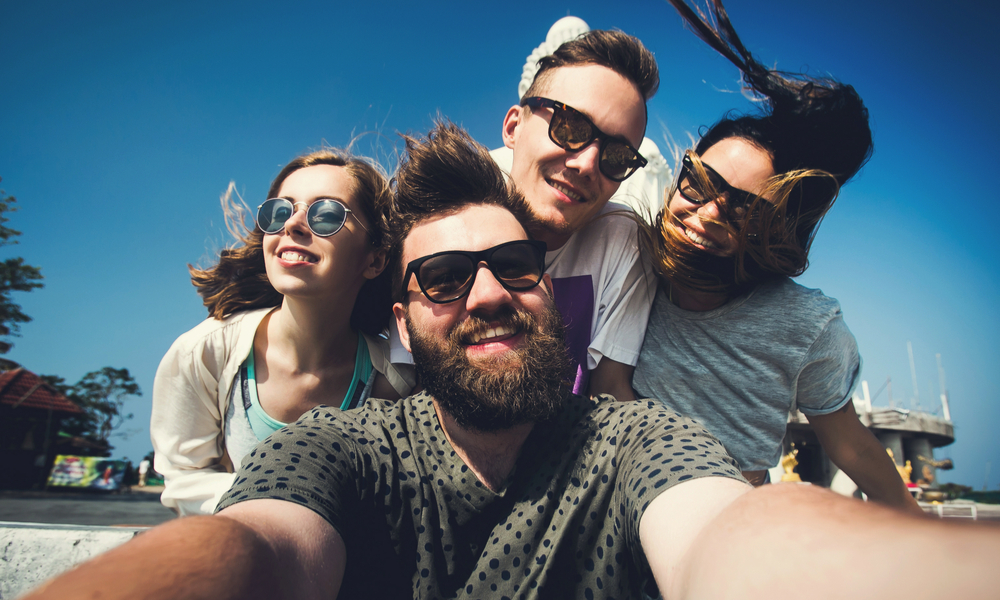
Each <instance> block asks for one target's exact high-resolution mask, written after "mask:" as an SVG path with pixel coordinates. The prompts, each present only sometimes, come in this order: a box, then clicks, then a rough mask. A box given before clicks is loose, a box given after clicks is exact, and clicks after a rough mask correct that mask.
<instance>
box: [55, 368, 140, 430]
mask: <svg viewBox="0 0 1000 600" xmlns="http://www.w3.org/2000/svg"><path fill="white" fill-rule="evenodd" d="M41 378H42V380H44V381H45V383H47V384H49V385H51V386H52V387H54V388H55V389H56V390H57V391H59V392H60V393H61V394H63V395H65V396H66V397H67V398H69V399H70V400H72V401H73V402H74V403H76V405H77V406H79V407H80V408H82V409H83V413H82V414H80V415H73V416H72V417H69V418H66V419H63V422H62V430H63V431H64V432H66V433H68V434H70V435H75V436H81V437H84V438H87V439H88V440H90V441H92V442H98V443H103V444H108V445H109V446H110V444H109V443H108V440H109V438H110V437H111V434H112V433H114V431H115V429H117V428H118V427H120V426H121V425H122V424H123V423H125V421H128V420H129V419H131V418H132V413H126V412H125V402H126V401H127V400H128V399H129V398H130V397H131V396H142V390H140V389H139V384H137V383H136V382H135V379H134V378H133V377H132V375H131V373H129V372H128V369H115V368H114V367H104V368H103V369H101V370H100V371H91V372H90V373H87V374H86V375H84V376H83V377H82V378H81V379H80V381H78V382H76V383H75V384H73V385H67V384H66V380H65V379H63V378H62V377H59V376H58V375H42V376H41Z"/></svg>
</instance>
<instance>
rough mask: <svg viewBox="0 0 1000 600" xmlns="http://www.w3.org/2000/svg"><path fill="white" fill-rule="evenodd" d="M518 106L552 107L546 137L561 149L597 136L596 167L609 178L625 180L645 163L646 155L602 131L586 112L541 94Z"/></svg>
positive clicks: (576, 146)
mask: <svg viewBox="0 0 1000 600" xmlns="http://www.w3.org/2000/svg"><path fill="white" fill-rule="evenodd" d="M521 106H527V107H530V108H551V109H552V119H551V120H550V121H549V139H551V140H552V143H553V144H555V145H556V146H559V147H560V148H562V149H563V150H569V151H570V152H577V151H579V150H581V149H583V148H586V147H587V146H588V145H590V143H591V142H593V141H594V140H599V141H600V149H601V153H600V158H599V159H598V161H597V168H598V169H599V170H600V171H601V173H603V174H604V176H605V177H607V178H608V179H610V180H611V181H625V180H626V179H628V178H629V177H631V176H632V174H633V173H635V172H636V171H637V170H639V169H641V168H642V167H645V166H646V162H647V161H646V159H645V158H643V157H642V155H641V154H639V151H638V150H636V149H635V148H633V147H632V144H630V143H628V142H627V141H626V140H623V139H621V138H620V137H612V136H610V135H608V134H606V133H604V132H603V131H601V130H600V129H598V128H597V125H594V122H593V121H591V120H590V119H589V118H588V117H587V115H585V114H583V113H582V112H580V111H578V110H577V109H575V108H573V107H572V106H569V105H567V104H563V103H562V102H557V101H555V100H550V99H549V98H542V97H540V96H530V97H528V98H525V99H523V100H521Z"/></svg>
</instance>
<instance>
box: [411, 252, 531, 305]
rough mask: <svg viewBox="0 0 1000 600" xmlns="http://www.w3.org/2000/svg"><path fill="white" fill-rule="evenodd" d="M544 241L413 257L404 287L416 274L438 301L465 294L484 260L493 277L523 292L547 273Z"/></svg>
mask: <svg viewBox="0 0 1000 600" xmlns="http://www.w3.org/2000/svg"><path fill="white" fill-rule="evenodd" d="M546 248H547V246H546V245H545V242H541V241H538V240H518V241H514V242H506V243H504V244H500V245H498V246H493V247H492V248H487V249H486V250H480V251H478V252H469V251H464V250H448V251H446V252H438V253H436V254H430V255H428V256H424V257H421V258H418V259H416V260H412V261H410V263H409V264H408V265H407V266H406V272H405V273H404V274H403V283H402V287H403V290H405V289H406V285H407V282H409V280H410V275H411V274H412V275H415V276H416V278H417V285H418V286H420V291H422V292H423V293H424V296H427V299H428V300H430V301H431V302H434V303H435V304H447V303H449V302H454V301H456V300H459V299H461V298H463V297H464V296H465V295H466V294H468V293H469V290H471V289H472V285H473V283H475V280H476V274H477V273H478V272H479V263H481V262H485V263H486V266H487V268H489V270H490V272H491V273H492V274H493V277H495V278H496V280H497V281H498V282H499V283H500V285H502V286H503V287H504V289H506V290H508V291H511V292H524V291H527V290H530V289H531V288H533V287H535V286H536V285H538V283H539V282H540V281H541V280H542V275H543V274H544V273H545V250H546Z"/></svg>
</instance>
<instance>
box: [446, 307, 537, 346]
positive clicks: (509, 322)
mask: <svg viewBox="0 0 1000 600" xmlns="http://www.w3.org/2000/svg"><path fill="white" fill-rule="evenodd" d="M497 325H499V326H501V327H504V328H505V329H513V330H515V331H519V332H524V333H528V334H531V333H534V332H535V331H536V330H537V326H536V323H535V319H533V318H532V316H531V314H530V313H528V312H527V311H525V310H521V309H517V308H513V307H511V306H503V307H501V308H499V309H498V310H496V311H494V312H493V313H482V312H479V313H472V314H471V315H469V317H468V318H467V319H466V320H464V321H462V322H461V323H458V324H457V325H455V326H454V327H453V328H452V330H451V332H450V333H449V334H448V339H449V341H450V342H452V343H454V344H458V345H462V344H466V343H469V342H470V341H471V340H473V339H475V336H477V335H483V334H485V333H486V332H487V331H489V330H490V329H493V328H495V327H496V326H497Z"/></svg>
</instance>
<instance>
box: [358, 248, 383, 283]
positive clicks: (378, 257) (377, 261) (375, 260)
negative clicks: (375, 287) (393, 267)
mask: <svg viewBox="0 0 1000 600" xmlns="http://www.w3.org/2000/svg"><path fill="white" fill-rule="evenodd" d="M388 261H389V254H388V252H386V251H385V250H377V251H376V252H375V253H374V254H373V255H372V262H371V263H370V264H369V265H368V268H366V269H365V272H364V273H363V275H364V277H365V279H375V278H376V277H378V276H379V275H381V274H382V271H384V270H385V267H386V265H387V264H388Z"/></svg>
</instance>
